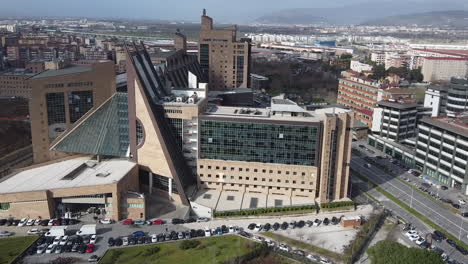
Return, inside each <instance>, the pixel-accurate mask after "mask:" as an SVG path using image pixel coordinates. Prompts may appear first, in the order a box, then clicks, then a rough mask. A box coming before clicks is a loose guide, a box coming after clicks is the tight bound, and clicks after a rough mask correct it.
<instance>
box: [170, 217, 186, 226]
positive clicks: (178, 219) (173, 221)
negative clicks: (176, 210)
mask: <svg viewBox="0 0 468 264" xmlns="http://www.w3.org/2000/svg"><path fill="white" fill-rule="evenodd" d="M183 223H185V221H184V220H183V219H180V218H173V219H172V224H173V225H178V224H183Z"/></svg>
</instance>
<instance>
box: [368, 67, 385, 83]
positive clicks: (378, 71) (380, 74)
mask: <svg viewBox="0 0 468 264" xmlns="http://www.w3.org/2000/svg"><path fill="white" fill-rule="evenodd" d="M372 71H373V72H374V74H372V78H373V79H376V80H380V79H382V78H385V77H387V71H386V70H385V66H384V65H375V66H374V67H373V68H372Z"/></svg>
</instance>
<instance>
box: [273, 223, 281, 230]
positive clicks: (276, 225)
mask: <svg viewBox="0 0 468 264" xmlns="http://www.w3.org/2000/svg"><path fill="white" fill-rule="evenodd" d="M279 228H280V224H279V223H278V222H276V223H274V224H273V230H275V231H276V230H278V229H279Z"/></svg>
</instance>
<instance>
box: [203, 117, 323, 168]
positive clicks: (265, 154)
mask: <svg viewBox="0 0 468 264" xmlns="http://www.w3.org/2000/svg"><path fill="white" fill-rule="evenodd" d="M200 126H201V127H200V152H199V153H200V154H199V155H200V158H202V159H220V160H236V161H251V162H263V163H279V164H294V165H305V166H316V164H317V158H318V153H317V152H318V147H319V137H320V132H319V131H320V130H319V128H320V125H319V124H311V125H294V124H287V125H283V124H274V123H250V122H235V121H217V120H216V121H213V120H201V121H200Z"/></svg>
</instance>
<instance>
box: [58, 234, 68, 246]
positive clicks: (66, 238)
mask: <svg viewBox="0 0 468 264" xmlns="http://www.w3.org/2000/svg"><path fill="white" fill-rule="evenodd" d="M67 242H68V236H63V237H62V239H60V243H59V245H61V246H63V245H66V244H67Z"/></svg>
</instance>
